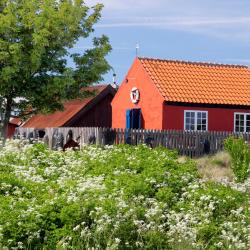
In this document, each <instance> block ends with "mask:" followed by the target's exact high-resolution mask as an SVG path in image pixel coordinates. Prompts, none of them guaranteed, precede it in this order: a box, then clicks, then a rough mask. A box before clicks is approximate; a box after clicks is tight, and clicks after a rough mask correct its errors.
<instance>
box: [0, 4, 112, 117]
mask: <svg viewBox="0 0 250 250" xmlns="http://www.w3.org/2000/svg"><path fill="white" fill-rule="evenodd" d="M102 7H103V6H102V5H101V4H97V5H95V6H93V7H88V6H87V5H86V4H85V3H84V1H83V0H75V1H61V0H46V1H40V0H22V1H21V0H12V1H10V0H2V1H0V114H2V112H1V111H3V110H4V114H3V117H4V118H5V122H8V120H9V116H10V111H11V110H12V109H13V108H15V107H17V108H19V109H20V110H21V111H23V112H22V113H23V115H24V113H25V114H27V112H28V111H31V110H32V111H33V112H44V113H47V112H53V111H55V110H57V109H62V107H63V106H62V102H63V100H65V99H71V98H75V97H78V96H81V93H80V91H79V90H80V88H82V87H84V86H87V85H90V84H92V83H97V82H98V81H100V80H102V74H104V73H106V72H107V71H108V70H109V69H110V66H109V65H108V63H107V61H106V59H105V56H106V55H107V54H108V53H109V52H110V50H111V46H110V44H109V41H108V38H107V37H106V36H101V37H99V38H93V48H90V49H87V50H86V51H84V52H83V53H81V54H75V53H72V50H70V49H72V48H73V46H74V45H75V44H76V42H78V41H79V40H80V41H81V42H83V39H84V38H87V37H88V36H89V35H90V34H91V33H92V32H93V31H94V29H93V25H94V24H95V23H96V22H97V21H98V20H99V19H100V17H101V10H102ZM67 57H71V58H72V60H73V62H74V63H75V67H74V68H71V67H69V66H68V65H67V61H66V58H67ZM16 98H18V99H19V101H18V102H17V101H16Z"/></svg>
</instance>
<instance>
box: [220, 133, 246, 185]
mask: <svg viewBox="0 0 250 250" xmlns="http://www.w3.org/2000/svg"><path fill="white" fill-rule="evenodd" d="M224 146H225V150H226V151H228V153H229V154H230V156H231V158H232V170H233V172H234V175H235V177H236V180H237V181H238V182H243V181H245V180H246V179H247V177H248V176H249V173H250V171H249V166H250V149H249V147H248V145H247V144H246V143H245V142H244V140H243V139H242V138H239V139H236V138H233V137H229V138H228V139H226V140H225V143H224Z"/></svg>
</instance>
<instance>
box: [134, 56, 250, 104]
mask: <svg viewBox="0 0 250 250" xmlns="http://www.w3.org/2000/svg"><path fill="white" fill-rule="evenodd" d="M139 60H140V62H141V63H142V65H143V67H144V68H145V70H146V71H147V73H148V74H149V76H150V78H151V79H152V81H153V82H154V84H155V85H156V87H157V88H158V89H159V91H160V93H161V94H162V96H163V97H164V98H165V100H166V101H170V102H185V103H204V104H229V105H250V68H248V67H247V66H241V65H224V64H213V63H199V62H197V63H196V62H184V61H174V60H159V59H152V58H139Z"/></svg>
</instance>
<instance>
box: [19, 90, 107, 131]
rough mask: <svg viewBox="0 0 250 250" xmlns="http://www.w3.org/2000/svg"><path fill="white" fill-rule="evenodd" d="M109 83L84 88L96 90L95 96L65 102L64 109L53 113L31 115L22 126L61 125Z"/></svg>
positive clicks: (43, 126) (44, 126)
mask: <svg viewBox="0 0 250 250" xmlns="http://www.w3.org/2000/svg"><path fill="white" fill-rule="evenodd" d="M107 86H108V85H98V86H91V87H87V88H84V90H86V91H93V92H95V95H94V96H91V97H87V98H84V99H76V100H71V101H67V102H65V103H64V104H63V106H64V110H63V111H56V112H55V113H53V114H48V115H42V114H38V115H35V116H33V117H31V118H30V119H29V120H28V121H27V122H25V123H24V124H23V126H22V127H24V128H25V127H26V128H49V127H61V126H63V125H64V124H65V123H66V122H67V121H69V120H70V119H71V118H72V117H73V116H75V115H76V114H77V113H78V112H79V111H80V110H82V109H83V108H84V107H85V106H86V105H87V104H88V103H89V102H90V101H91V100H93V99H94V98H95V96H97V95H98V94H99V93H101V92H102V91H103V90H104V89H105V88H106V87H107Z"/></svg>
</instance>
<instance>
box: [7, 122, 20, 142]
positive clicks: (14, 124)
mask: <svg viewBox="0 0 250 250" xmlns="http://www.w3.org/2000/svg"><path fill="white" fill-rule="evenodd" d="M21 124H22V121H21V119H19V118H18V117H15V118H11V119H10V121H9V124H8V132H7V137H8V138H12V137H13V135H14V134H15V130H16V128H17V127H19V126H21Z"/></svg>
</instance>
